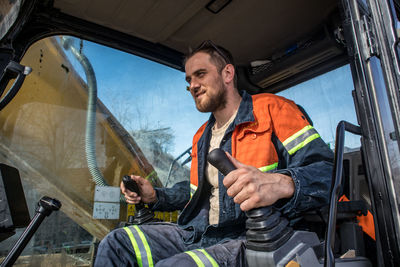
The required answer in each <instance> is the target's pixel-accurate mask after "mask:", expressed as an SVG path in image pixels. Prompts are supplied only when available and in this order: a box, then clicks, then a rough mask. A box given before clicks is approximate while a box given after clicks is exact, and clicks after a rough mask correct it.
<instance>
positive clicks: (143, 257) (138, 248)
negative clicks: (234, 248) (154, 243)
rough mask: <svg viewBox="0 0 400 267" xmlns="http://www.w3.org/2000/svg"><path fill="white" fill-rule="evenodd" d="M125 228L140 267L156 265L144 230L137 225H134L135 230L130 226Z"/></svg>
mask: <svg viewBox="0 0 400 267" xmlns="http://www.w3.org/2000/svg"><path fill="white" fill-rule="evenodd" d="M123 229H124V230H125V231H126V232H127V233H128V236H129V239H130V240H131V243H132V246H133V249H134V251H135V255H136V260H137V263H138V265H139V266H140V267H152V266H154V264H153V258H152V257H151V250H150V246H149V244H148V243H147V240H146V237H145V236H144V234H143V232H142V230H140V228H139V227H138V226H137V225H134V226H133V228H132V230H134V231H131V228H129V227H124V228H123Z"/></svg>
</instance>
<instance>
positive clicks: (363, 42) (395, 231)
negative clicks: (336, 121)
mask: <svg viewBox="0 0 400 267" xmlns="http://www.w3.org/2000/svg"><path fill="white" fill-rule="evenodd" d="M342 4H343V6H342V7H343V22H344V23H343V27H344V33H345V39H346V41H347V47H348V53H349V58H350V66H351V70H352V75H353V81H354V86H355V91H354V92H353V97H354V102H355V106H356V111H357V117H358V120H359V124H360V126H361V128H362V137H361V144H362V152H363V153H362V154H363V157H364V163H365V167H366V171H367V179H368V184H369V188H370V195H371V200H372V209H373V214H374V222H375V232H376V241H377V242H376V244H377V258H378V264H379V265H380V266H396V264H397V263H398V262H400V255H399V253H400V249H399V243H400V242H399V240H400V229H399V225H400V224H399V223H400V218H399V199H400V197H399V196H400V142H399V137H400V135H399V129H400V109H399V103H400V102H399V100H400V97H399V96H400V94H399V90H398V88H400V86H399V85H400V64H399V54H398V53H399V52H398V47H397V45H398V37H397V34H396V28H395V25H396V23H397V19H396V17H395V16H394V8H393V2H392V1H391V0H342Z"/></svg>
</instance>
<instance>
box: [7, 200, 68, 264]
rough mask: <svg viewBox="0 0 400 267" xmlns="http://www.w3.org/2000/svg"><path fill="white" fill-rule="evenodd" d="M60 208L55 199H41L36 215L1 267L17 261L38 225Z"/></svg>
mask: <svg viewBox="0 0 400 267" xmlns="http://www.w3.org/2000/svg"><path fill="white" fill-rule="evenodd" d="M60 208H61V202H60V201H58V200H57V199H55V198H50V197H47V196H44V197H42V198H41V199H40V200H39V202H38V206H37V208H36V214H35V216H34V217H33V219H32V220H31V222H30V223H29V225H28V227H27V228H26V229H25V231H24V232H23V233H22V235H21V236H20V238H19V239H18V240H17V242H16V243H15V245H14V246H13V248H12V249H11V250H10V252H9V253H8V255H7V257H6V258H5V259H4V261H3V262H2V263H1V265H0V266H1V267H8V266H12V265H13V264H14V262H15V261H16V260H17V258H18V256H19V255H20V254H21V252H22V251H23V250H24V248H25V246H26V245H27V244H28V242H29V240H30V239H31V238H32V236H33V234H34V233H35V232H36V230H37V229H38V228H39V226H40V224H41V223H42V221H43V220H44V218H46V216H49V215H50V214H51V213H52V212H53V211H57V210H59V209H60Z"/></svg>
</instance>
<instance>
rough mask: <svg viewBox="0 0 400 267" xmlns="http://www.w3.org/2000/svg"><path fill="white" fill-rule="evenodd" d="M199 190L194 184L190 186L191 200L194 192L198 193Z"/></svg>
mask: <svg viewBox="0 0 400 267" xmlns="http://www.w3.org/2000/svg"><path fill="white" fill-rule="evenodd" d="M196 190H197V186H195V185H194V184H190V198H192V196H193V195H194V192H196Z"/></svg>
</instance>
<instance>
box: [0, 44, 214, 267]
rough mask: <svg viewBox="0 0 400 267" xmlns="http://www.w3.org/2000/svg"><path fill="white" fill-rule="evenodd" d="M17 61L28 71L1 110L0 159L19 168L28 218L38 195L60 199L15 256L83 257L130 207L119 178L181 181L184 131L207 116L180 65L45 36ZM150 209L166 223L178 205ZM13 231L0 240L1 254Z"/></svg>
mask: <svg viewBox="0 0 400 267" xmlns="http://www.w3.org/2000/svg"><path fill="white" fill-rule="evenodd" d="M21 64H23V65H26V66H30V67H31V68H32V70H33V71H32V73H31V74H30V75H28V76H27V77H26V79H25V82H24V84H23V86H22V87H21V89H20V91H19V92H18V94H17V96H16V97H15V98H14V99H13V101H12V102H11V103H10V104H9V105H7V106H6V107H5V108H4V109H3V110H2V112H1V114H0V124H1V125H2V127H1V128H0V131H1V132H0V152H1V153H0V157H1V162H3V163H6V164H9V165H11V166H14V167H16V168H18V169H19V172H20V176H21V179H22V183H23V187H24V191H25V194H26V196H27V202H28V206H29V208H30V217H31V218H32V217H33V216H34V214H35V208H36V203H37V201H38V200H39V199H40V197H41V196H44V195H47V196H49V197H52V198H56V199H58V200H60V201H61V203H62V208H61V210H60V211H59V212H55V213H53V214H51V216H50V217H49V219H47V220H45V221H44V222H43V223H42V225H41V227H40V228H39V230H38V232H37V233H36V234H35V235H34V237H33V238H32V240H31V242H30V243H29V244H28V246H27V247H26V249H25V250H24V252H23V254H22V255H36V254H43V253H46V254H55V255H57V256H56V257H61V256H60V255H61V254H63V253H64V254H65V253H66V254H69V253H70V254H73V255H75V256H76V255H77V254H79V257H77V259H79V260H78V261H79V262H80V263H82V264H83V265H82V266H89V265H85V264H89V263H90V262H89V261H87V260H88V259H90V257H91V256H90V255H91V253H93V249H94V244H95V243H96V242H97V241H99V240H100V239H102V238H103V237H104V236H105V234H107V233H108V232H109V231H111V230H112V229H114V228H115V227H117V226H118V224H119V223H120V222H126V221H127V219H128V216H129V215H132V214H133V212H134V208H133V207H131V205H128V206H127V205H126V204H125V202H124V201H123V200H121V201H120V194H119V185H120V182H121V179H122V177H123V176H124V175H127V174H137V175H141V176H143V177H146V178H147V179H148V180H150V181H151V182H152V183H153V185H155V186H168V187H171V186H173V185H174V184H175V183H177V182H179V181H183V180H188V179H189V169H190V163H188V161H190V157H189V156H190V148H191V139H192V136H193V135H194V133H195V132H196V131H197V129H198V128H199V127H200V126H201V125H202V124H203V123H204V122H205V121H206V120H207V119H208V116H209V115H208V114H202V113H200V112H198V111H197V110H196V108H195V105H194V102H193V100H192V97H191V95H190V93H188V92H187V91H186V84H185V83H186V82H185V79H184V73H182V72H180V71H177V70H174V69H171V68H169V67H166V66H164V65H160V64H157V63H154V62H150V61H148V60H144V59H142V58H139V57H136V56H133V55H130V54H126V53H123V52H121V51H116V50H113V49H110V48H106V47H104V46H100V45H97V44H94V43H90V42H86V41H80V40H78V39H74V38H70V37H67V38H61V37H52V38H47V39H44V40H41V41H39V42H37V43H35V44H34V45H32V46H31V47H30V48H29V50H28V51H27V53H26V54H25V56H24V58H23V60H22V61H21ZM181 154H183V156H182V157H180V158H179V159H177V158H178V157H179V156H180V155H181ZM104 185H108V186H111V187H110V191H107V192H105V191H104V192H103V191H102V190H103V186H104ZM98 186H102V188H99V187H98ZM107 188H108V187H107ZM114 189H115V190H116V191H111V190H114ZM102 192H103V193H102ZM113 192H114V193H113ZM115 192H117V193H116V194H117V195H116V199H115V197H114V196H113V199H112V200H111V195H112V194H114V195H115ZM101 194H104V195H101ZM99 196H100V197H99ZM156 217H157V218H158V219H162V220H164V221H172V222H174V221H176V219H177V212H163V213H156ZM20 234H21V232H17V234H16V235H15V236H14V237H13V238H10V239H8V240H6V242H2V243H1V244H0V253H2V255H5V254H6V253H7V252H8V251H9V249H10V248H11V247H12V244H13V243H14V242H15V240H16V239H17V238H18V237H19V236H20ZM60 253H61V254H60ZM75 256H74V257H75ZM23 259H24V257H20V258H19V260H21V261H22V260H23ZM25 259H26V258H25ZM32 259H33V258H29V260H30V261H32ZM35 259H37V257H35ZM68 259H69V260H71V261H73V260H74V259H73V257H72V258H68ZM46 260H49V258H48V257H47V258H46ZM50 260H54V259H50ZM75 260H76V259H75Z"/></svg>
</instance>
